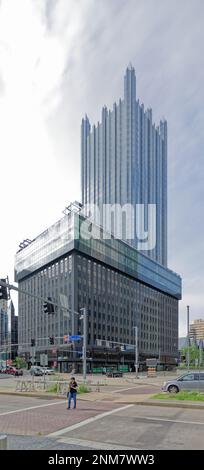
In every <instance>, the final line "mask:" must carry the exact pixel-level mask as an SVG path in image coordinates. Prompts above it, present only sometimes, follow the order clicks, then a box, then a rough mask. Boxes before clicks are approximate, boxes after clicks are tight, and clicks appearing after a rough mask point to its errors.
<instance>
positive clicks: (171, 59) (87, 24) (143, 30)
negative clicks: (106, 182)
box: [0, 0, 204, 336]
mask: <svg viewBox="0 0 204 470" xmlns="http://www.w3.org/2000/svg"><path fill="white" fill-rule="evenodd" d="M203 23H204V2H203V0H179V2H178V0H176V1H175V0H156V1H155V0H18V1H16V0H0V188H1V192H0V197H1V206H0V207H1V230H0V277H5V276H6V275H9V279H10V282H11V283H13V281H14V274H13V271H14V269H13V266H14V254H15V252H16V251H17V249H18V245H19V243H20V242H21V241H22V240H23V239H25V238H30V239H32V238H34V237H35V236H37V235H38V234H39V233H40V232H41V231H43V230H44V229H46V228H47V226H49V225H50V224H51V223H53V222H55V221H56V220H58V219H59V218H60V217H61V215H62V210H63V209H64V207H65V206H66V205H67V204H68V202H69V201H73V200H75V199H77V200H79V199H80V124H81V119H82V117H83V116H84V114H85V113H86V114H87V115H88V117H89V119H90V121H91V122H92V123H95V122H97V121H98V120H100V118H101V108H102V106H103V105H107V106H108V107H111V108H112V104H113V102H114V101H118V99H119V97H120V96H122V95H123V76H124V73H125V69H126V67H127V65H128V64H129V63H130V62H131V63H132V65H133V66H134V68H135V72H136V77H137V97H138V98H139V99H140V101H141V102H143V103H144V105H145V108H148V107H151V108H152V109H153V120H154V121H155V123H156V124H158V122H159V120H160V118H162V117H165V118H166V119H167V121H168V208H169V209H168V253H169V263H168V265H169V267H170V268H171V269H173V270H174V271H176V272H178V273H179V274H180V275H181V276H182V278H183V300H182V301H181V302H180V312H179V325H180V336H185V334H186V306H187V305H189V306H190V320H193V319H195V318H204V280H203V275H204V237H203V231H204V217H203V201H204V184H203V182H204V129H203V125H204V86H203V83H204V64H203V56H204V28H203ZM13 298H14V302H15V306H16V307H17V302H16V297H15V295H14V296H13Z"/></svg>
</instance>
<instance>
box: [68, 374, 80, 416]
mask: <svg viewBox="0 0 204 470" xmlns="http://www.w3.org/2000/svg"><path fill="white" fill-rule="evenodd" d="M77 387H78V385H77V382H76V380H75V377H71V380H70V382H69V390H68V392H67V398H68V408H67V409H68V410H69V409H70V408H71V400H72V399H73V401H74V408H76V395H77Z"/></svg>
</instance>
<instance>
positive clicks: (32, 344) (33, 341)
mask: <svg viewBox="0 0 204 470" xmlns="http://www.w3.org/2000/svg"><path fill="white" fill-rule="evenodd" d="M33 346H35V339H34V338H31V347H33Z"/></svg>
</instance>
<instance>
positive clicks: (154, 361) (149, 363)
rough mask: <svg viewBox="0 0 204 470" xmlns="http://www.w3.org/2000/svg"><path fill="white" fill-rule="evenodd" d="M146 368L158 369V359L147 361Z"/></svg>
mask: <svg viewBox="0 0 204 470" xmlns="http://www.w3.org/2000/svg"><path fill="white" fill-rule="evenodd" d="M146 366H147V367H156V366H157V358H156V357H153V358H150V359H146Z"/></svg>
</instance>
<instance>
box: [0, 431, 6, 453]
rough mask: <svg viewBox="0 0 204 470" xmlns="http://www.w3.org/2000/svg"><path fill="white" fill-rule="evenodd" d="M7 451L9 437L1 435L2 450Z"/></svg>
mask: <svg viewBox="0 0 204 470" xmlns="http://www.w3.org/2000/svg"><path fill="white" fill-rule="evenodd" d="M6 449H7V436H6V435H5V434H3V435H0V450H6Z"/></svg>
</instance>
